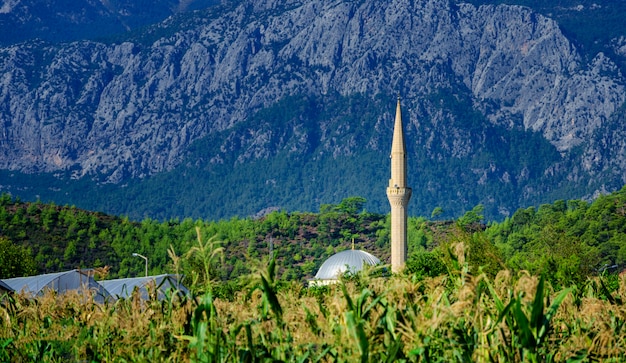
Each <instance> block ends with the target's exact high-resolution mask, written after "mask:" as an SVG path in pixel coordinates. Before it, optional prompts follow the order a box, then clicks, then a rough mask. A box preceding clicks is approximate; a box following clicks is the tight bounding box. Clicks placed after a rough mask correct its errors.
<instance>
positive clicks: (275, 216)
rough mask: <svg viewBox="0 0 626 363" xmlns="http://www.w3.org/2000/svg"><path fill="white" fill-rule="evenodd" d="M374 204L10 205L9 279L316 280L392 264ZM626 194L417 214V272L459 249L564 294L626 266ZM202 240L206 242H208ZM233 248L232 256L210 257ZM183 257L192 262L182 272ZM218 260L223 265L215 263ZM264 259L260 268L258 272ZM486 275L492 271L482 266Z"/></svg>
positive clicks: (3, 212) (7, 200) (2, 209)
mask: <svg viewBox="0 0 626 363" xmlns="http://www.w3.org/2000/svg"><path fill="white" fill-rule="evenodd" d="M366 202H367V201H366V200H365V199H364V198H362V197H348V198H345V199H344V200H342V201H341V202H340V203H338V204H322V205H321V206H320V212H319V213H287V212H285V211H274V212H271V213H269V214H267V215H265V216H263V217H260V218H258V219H252V218H231V219H229V220H220V221H203V220H192V219H185V220H182V221H179V220H170V221H166V222H158V221H155V220H152V219H144V220H143V221H131V220H129V219H128V218H126V217H114V216H110V215H106V214H102V213H95V212H88V211H84V210H81V209H78V208H75V207H68V206H65V207H61V206H57V205H55V204H43V203H40V202H34V203H25V202H21V201H20V200H19V199H13V198H12V197H11V196H9V195H7V194H4V195H2V197H0V249H2V251H5V253H3V254H2V257H1V258H3V261H5V262H3V264H2V266H3V268H2V269H1V270H0V272H2V275H0V278H7V277H13V276H20V275H28V274H35V273H47V272H58V271H63V270H69V269H73V268H92V267H104V266H108V267H109V273H110V275H111V276H112V277H120V278H122V277H132V276H138V275H141V274H142V273H143V269H144V264H143V261H142V260H140V259H138V258H136V257H133V256H132V254H133V253H139V254H142V255H144V256H146V257H148V260H149V266H148V267H149V273H150V274H158V273H166V272H170V273H171V272H181V273H184V274H185V275H187V276H188V277H190V278H191V277H192V276H194V274H195V273H194V272H193V271H204V273H203V274H202V275H201V276H197V278H198V279H199V281H201V282H202V281H204V280H207V279H208V280H215V281H230V283H232V281H233V280H235V279H236V278H238V277H240V276H244V275H247V274H249V273H250V272H252V271H253V266H254V262H253V261H259V260H261V259H263V258H266V257H268V256H270V255H274V256H275V258H276V260H277V263H278V266H279V268H278V275H279V277H280V278H281V279H285V280H295V281H297V280H299V281H305V280H307V279H310V278H312V277H313V276H314V275H315V272H316V271H317V269H318V268H319V267H320V265H321V263H322V262H323V261H324V260H325V259H326V258H328V257H330V256H331V255H332V254H334V253H336V252H339V251H341V250H345V249H349V248H352V245H353V243H354V245H355V246H356V248H359V249H363V250H366V251H369V252H371V253H373V254H374V255H376V256H378V257H379V258H380V259H381V260H382V261H387V260H388V258H389V235H390V233H389V220H388V216H387V215H382V214H376V213H370V212H367V211H366V210H364V205H365V204H366ZM625 210H626V187H625V188H622V190H620V191H618V192H615V193H613V194H610V195H605V196H601V197H599V198H598V199H597V200H595V201H594V202H592V203H589V202H585V201H581V200H571V201H567V202H566V201H562V200H558V201H556V202H554V203H553V204H544V205H541V206H539V207H538V208H535V207H530V208H526V209H520V210H518V211H517V212H515V213H514V214H513V215H512V217H510V218H507V219H505V220H504V221H502V222H491V223H489V224H485V222H484V218H485V217H484V216H483V207H482V205H477V206H476V207H474V208H473V209H472V210H470V211H468V212H466V213H465V214H464V215H463V216H461V217H460V218H459V219H458V220H456V221H435V220H427V219H425V218H421V217H419V218H418V217H411V218H409V221H408V222H409V223H408V226H409V227H408V244H409V253H410V255H411V258H410V260H409V265H410V264H412V263H415V264H416V265H414V266H410V269H411V271H412V272H414V273H419V274H421V275H424V276H430V277H433V276H432V274H433V272H432V271H435V272H437V273H439V272H441V271H442V270H441V266H439V262H443V263H446V264H448V265H449V264H450V261H446V260H445V259H446V258H447V257H446V256H448V255H449V249H450V248H451V245H453V244H459V243H462V244H463V245H465V248H467V251H468V254H467V255H468V258H469V261H468V263H469V265H470V266H471V268H472V270H471V272H472V273H473V274H478V273H479V272H482V273H486V274H487V275H488V276H489V277H495V276H496V274H497V273H498V272H499V271H500V270H502V269H510V270H512V271H529V272H530V273H531V274H535V275H537V274H540V273H546V274H547V276H548V278H549V280H550V283H551V284H552V285H553V286H555V287H559V288H560V287H564V286H569V285H571V284H580V283H582V282H584V281H585V280H586V279H587V277H588V276H592V275H597V274H598V273H599V272H602V271H605V270H607V271H608V272H612V271H615V270H617V269H618V268H620V269H621V268H623V267H624V266H625V265H626V247H625V246H626V212H625ZM198 241H202V243H201V244H198ZM217 248H219V249H221V251H222V253H221V254H220V256H212V257H211V256H205V253H204V252H203V251H205V250H209V251H213V250H215V249H217ZM172 256H182V257H185V261H187V262H186V263H185V264H181V265H180V266H178V268H179V269H180V271H173V270H172V266H171V264H170V263H169V262H170V260H171V259H172V258H171V257H172ZM209 257H211V258H210V259H211V266H207V265H206V263H205V262H206V261H205V259H206V258H209ZM251 262H252V264H251ZM479 268H480V269H479Z"/></svg>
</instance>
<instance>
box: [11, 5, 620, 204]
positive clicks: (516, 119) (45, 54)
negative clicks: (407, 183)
mask: <svg viewBox="0 0 626 363" xmlns="http://www.w3.org/2000/svg"><path fill="white" fill-rule="evenodd" d="M231 6H232V8H229V7H228V6H225V7H220V8H212V9H211V10H210V11H205V12H198V13H193V14H191V13H190V14H183V15H181V16H177V17H174V18H171V19H169V20H168V21H166V22H164V23H162V24H159V25H156V26H155V27H153V28H150V29H147V30H146V31H145V32H142V33H141V34H139V35H136V36H134V37H133V38H128V39H126V40H124V41H120V42H115V43H102V42H93V41H84V42H75V43H71V44H67V45H46V44H43V43H27V44H24V45H20V46H11V47H5V48H3V49H0V62H1V63H0V74H1V75H2V78H1V79H2V81H0V82H1V83H0V125H2V131H3V132H2V133H1V134H0V167H1V168H3V169H7V170H15V171H20V172H27V173H33V172H50V173H54V172H71V173H72V175H73V177H74V178H83V177H89V178H92V177H95V178H98V179H100V180H106V181H108V182H113V183H125V184H126V183H131V185H132V184H133V182H132V181H131V179H130V178H137V177H142V178H145V177H147V176H149V175H155V174H157V173H162V172H164V171H168V170H169V171H172V172H174V171H173V170H174V169H175V168H181V167H188V168H191V169H190V170H193V172H199V173H201V172H200V171H198V170H204V174H202V173H201V174H198V175H196V176H195V177H196V178H203V176H202V175H204V177H206V178H209V179H210V180H209V181H208V182H210V183H213V186H214V189H211V190H206V189H199V190H193V189H192V190H190V191H189V193H192V194H195V193H198V192H200V191H201V192H202V193H206V194H210V195H211V196H213V197H215V198H221V200H222V202H223V204H224V205H227V204H229V203H231V202H233V201H236V200H237V199H238V198H241V195H237V194H236V193H232V192H231V193H223V190H224V188H225V187H227V186H228V185H232V184H224V183H226V182H229V183H231V182H233V181H236V182H237V183H238V185H237V188H238V189H239V190H245V191H246V192H248V191H249V190H250V189H255V188H258V187H259V185H258V183H259V182H262V183H268V181H267V180H261V181H259V180H256V179H255V178H254V177H252V176H253V175H254V172H253V171H249V173H250V176H251V177H248V178H239V179H237V176H238V175H239V176H240V175H241V174H230V173H239V171H241V168H246V167H247V166H251V165H253V163H257V164H258V166H261V164H263V165H264V166H265V167H267V166H268V165H270V164H271V165H273V166H272V167H271V168H269V169H266V170H268V171H270V173H273V171H275V170H282V169H281V167H282V166H284V165H282V166H281V163H282V162H281V160H283V159H285V157H286V156H289V155H291V157H293V158H294V160H306V161H307V162H306V163H302V162H294V163H293V164H289V169H285V170H282V173H281V175H282V174H285V175H283V177H282V178H276V180H275V181H274V182H276V183H277V185H278V186H279V187H280V188H282V190H284V191H285V193H284V194H285V195H284V196H283V197H282V199H281V198H272V200H271V201H270V200H268V201H266V202H264V204H261V205H258V206H254V207H249V208H248V210H246V211H245V212H243V213H254V212H256V211H258V210H261V209H263V208H265V207H272V206H278V207H290V208H293V207H294V203H295V205H302V203H301V201H296V200H291V201H289V200H290V197H288V196H287V195H288V194H289V193H294V194H302V193H303V191H304V190H307V188H309V186H310V185H315V186H316V187H315V188H312V190H311V191H310V193H305V195H307V196H309V198H308V199H307V200H308V201H309V203H311V201H312V198H310V196H312V195H315V196H316V198H314V199H315V200H322V201H323V200H327V199H326V198H327V196H328V195H332V194H333V193H334V192H336V191H337V190H342V189H343V190H361V189H363V188H361V187H358V186H353V184H352V183H353V182H354V180H353V179H352V178H351V177H349V176H348V177H345V176H344V177H343V178H339V179H337V180H335V186H334V187H331V188H321V187H320V186H319V184H316V183H314V182H312V181H311V180H310V178H309V179H298V178H295V179H294V180H291V181H290V178H289V175H300V174H302V173H304V174H307V172H308V171H309V170H315V168H316V167H319V168H320V169H319V170H320V172H319V173H318V174H319V176H320V177H324V175H325V174H326V175H328V169H326V168H322V167H321V165H324V163H325V162H330V163H331V164H332V163H333V162H332V161H333V160H335V161H338V160H341V159H342V158H354V159H353V160H354V161H353V162H352V164H354V163H356V165H358V162H359V161H360V162H361V163H363V162H365V161H366V160H367V161H370V160H369V159H359V155H382V156H383V158H382V159H383V160H384V155H386V154H387V153H388V147H389V145H388V143H389V140H390V128H391V125H392V119H393V115H392V112H393V110H394V107H393V104H394V102H395V101H394V98H395V96H394V95H395V94H397V93H399V94H401V95H402V97H403V105H404V118H405V123H406V132H407V135H408V140H409V141H408V142H409V143H410V145H409V148H410V150H411V153H412V154H411V155H410V158H413V160H415V163H416V164H417V165H415V164H413V165H410V173H411V175H410V177H409V180H415V181H416V182H419V183H420V184H416V185H415V186H414V188H424V189H423V193H424V194H426V197H427V199H428V201H424V200H423V199H422V200H416V201H415V202H414V203H416V204H417V206H418V207H417V208H418V210H420V211H423V210H428V209H429V208H430V209H432V207H434V206H436V205H433V203H437V204H438V205H443V206H446V207H447V206H448V205H456V206H455V207H452V208H453V209H454V210H459V209H460V210H462V209H465V208H468V207H471V205H473V204H472V203H477V202H482V203H486V204H491V207H492V210H500V213H503V214H506V213H508V212H510V210H511V208H515V207H517V206H519V204H522V205H523V204H524V203H525V202H531V201H536V200H537V199H538V197H539V196H545V195H546V194H545V193H555V194H557V195H558V194H563V195H568V192H573V188H578V189H576V192H577V193H585V194H592V193H593V192H594V191H597V190H604V189H609V190H610V189H615V188H616V187H617V186H619V185H616V184H620V183H621V184H623V183H624V182H625V180H626V173H625V170H626V160H625V158H624V157H623V153H622V154H621V155H622V156H620V154H619V153H620V152H623V150H624V141H623V140H624V139H619V138H613V139H610V140H608V139H607V137H610V136H612V135H616V134H619V133H620V132H621V133H623V132H624V131H623V130H624V126H623V125H624V124H623V123H622V122H621V120H622V119H623V114H624V110H623V108H621V107H622V105H623V104H624V99H625V98H626V96H625V93H624V79H623V77H622V75H621V74H620V72H619V69H618V67H617V66H616V65H615V64H614V63H613V62H612V61H611V59H609V58H607V57H606V56H604V55H603V54H601V53H600V54H598V55H597V56H595V57H594V58H593V59H592V60H591V61H590V62H587V61H586V60H585V59H586V58H585V57H582V56H581V55H580V53H579V52H578V51H577V49H576V47H575V46H574V45H573V44H572V43H571V42H570V41H569V40H568V39H567V38H566V37H565V36H564V35H563V34H562V32H561V31H560V29H559V27H558V24H557V23H555V22H554V21H552V20H550V19H549V18H546V17H544V16H541V15H538V14H536V13H533V12H532V11H531V10H529V9H528V8H523V7H519V6H504V5H499V6H481V7H475V6H473V5H468V4H459V5H454V4H451V3H450V2H448V1H443V0H429V1H423V2H406V1H401V0H394V1H388V2H380V1H374V0H369V1H360V2H353V1H339V2H337V1H333V2H330V1H323V0H316V1H303V2H300V1H290V2H288V3H284V2H271V1H264V2H258V1H256V2H252V1H244V2H242V3H241V4H239V5H231ZM335 94H336V95H337V97H336V101H334V100H332V99H328V98H327V97H326V96H324V95H335ZM354 95H364V96H363V97H365V99H370V100H372V102H374V100H375V99H376V97H378V101H376V102H377V103H376V106H377V107H378V113H377V114H376V116H373V118H372V119H371V120H370V121H368V122H363V121H362V120H360V117H361V115H362V112H363V111H364V110H367V111H368V114H370V115H371V114H372V113H371V112H372V110H371V109H367V102H362V104H363V105H362V106H359V107H360V108H359V107H357V108H353V109H350V111H351V113H350V114H349V115H342V116H337V115H333V114H325V118H319V117H318V116H319V114H322V113H323V112H322V111H323V110H324V109H325V108H326V107H330V108H333V107H337V106H342V103H343V102H344V101H345V100H349V99H351V98H352V96H354ZM286 97H290V99H291V100H296V99H298V98H305V97H312V99H313V100H314V103H315V104H316V106H315V107H314V108H313V109H312V110H307V111H306V112H304V113H302V114H299V115H297V117H295V118H294V119H295V120H296V122H293V123H292V124H288V127H286V128H285V129H284V135H282V136H281V137H280V138H278V139H277V138H276V137H277V136H276V135H275V134H274V133H275V129H274V128H271V127H270V128H267V129H264V128H263V127H262V124H259V122H261V121H266V122H268V123H269V124H270V125H271V120H272V119H274V118H277V117H276V116H275V115H274V114H272V113H267V112H266V113H263V112H261V113H259V114H258V115H261V116H260V117H261V119H259V118H257V119H256V120H260V121H257V124H253V123H251V121H250V120H252V119H253V117H255V116H254V115H256V114H257V113H258V112H259V111H262V110H264V109H268V110H272V109H273V108H272V107H274V109H275V108H276V107H279V108H280V107H288V105H287V106H285V105H284V104H282V106H277V105H279V104H280V101H281V100H284V99H285V98H286ZM325 97H326V98H325ZM359 97H361V96H359ZM311 120H315V122H313V123H310V121H311ZM245 122H248V123H247V124H246V125H247V127H244V128H239V129H237V128H235V126H236V125H240V124H242V125H243V124H244V123H245ZM306 124H310V127H308V128H307V127H304V128H303V127H302V125H306ZM494 127H496V128H497V130H498V131H497V132H495V131H494V132H491V131H489V130H493V128H494ZM363 130H365V132H364V131H363ZM507 130H508V133H506V132H507ZM533 132H537V133H539V134H540V135H543V137H544V138H545V140H547V141H548V142H549V143H550V144H551V145H552V148H553V149H552V151H549V152H546V153H544V155H533V157H534V158H535V159H536V160H533V159H529V158H527V160H526V161H525V163H519V161H520V160H522V159H520V156H519V154H523V153H524V152H526V153H530V154H533V152H534V151H535V150H531V149H526V150H524V147H528V146H529V145H537V143H536V142H534V141H529V142H528V143H527V144H525V142H526V141H528V140H534V139H533V138H534V136H533V135H535V134H534V133H533ZM494 136H498V137H499V138H495V137H494ZM514 136H520V137H522V138H523V140H526V141H523V140H522V141H523V142H520V143H519V144H518V145H516V147H515V148H511V147H510V145H511V142H512V141H513V140H515V138H514ZM202 138H206V140H211V144H212V145H220V147H219V149H218V148H213V149H207V150H206V155H205V157H204V158H202V159H198V157H199V156H198V155H199V154H201V153H198V152H196V153H191V154H190V153H189V147H190V145H191V144H192V143H193V142H194V141H197V140H201V139H202ZM311 140H314V142H313V141H311ZM487 140H489V142H490V145H489V146H486V145H485V144H484V143H485V142H486V141H487ZM498 140H500V141H498ZM540 149H541V150H544V149H545V150H548V149H547V148H545V147H543V146H542V147H541V148H540ZM556 150H558V151H559V152H560V155H559V154H558V153H556ZM296 156H297V157H296ZM194 157H195V159H194ZM298 158H300V159H298ZM372 160H373V159H372ZM410 160H411V159H410ZM316 161H319V163H316ZM183 162H184V164H181V163H183ZM259 163H260V164H259ZM264 163H265V164H264ZM336 163H337V164H341V162H336ZM300 165H305V166H302V168H303V169H298V168H299V167H300ZM529 165H532V167H529ZM573 165H575V166H576V167H572V166H573ZM416 166H417V167H416ZM304 167H306V168H307V169H304ZM367 167H369V168H370V169H371V171H372V173H371V174H369V175H370V177H371V176H377V177H378V175H381V174H385V173H386V167H387V166H386V165H384V162H383V165H382V166H381V167H380V168H379V166H378V162H377V161H376V163H375V164H374V165H367ZM538 168H541V169H540V170H539V169H538ZM424 169H428V170H429V171H427V172H426V173H427V174H428V175H427V176H428V177H429V178H430V179H424ZM530 169H533V171H532V173H531V172H530V171H529V170H530ZM176 170H179V169H176ZM217 170H219V173H217ZM235 170H239V171H235ZM361 170H362V171H363V172H364V177H363V178H361V179H360V181H359V182H360V183H361V186H368V185H371V184H370V183H368V177H367V175H368V173H367V172H366V170H367V168H361ZM215 173H217V174H215ZM244 174H245V173H244ZM307 175H308V174H307ZM600 175H602V178H601V179H597V177H598V176H600ZM337 176H338V177H339V176H340V174H339V173H338V174H337ZM594 178H595V179H594ZM269 179H271V178H269ZM169 180H170V185H173V184H172V183H171V179H169ZM376 180H377V183H378V179H376ZM385 180H386V177H385V178H383V179H382V181H381V184H383V185H384V183H385ZM269 183H270V184H271V183H272V181H269ZM545 183H548V185H545ZM498 185H499V187H497V188H496V186H498ZM204 186H206V185H204ZM138 188H139V189H138V190H137V191H136V194H135V195H137V196H141V195H142V193H143V192H141V187H138ZM199 188H201V187H200V186H199ZM498 188H502V189H501V191H502V192H503V193H505V194H506V197H503V199H506V202H504V201H499V199H500V198H501V196H499V195H497V193H498V192H494V190H498ZM366 189H367V188H366ZM268 193H269V194H270V195H272V196H274V197H275V193H274V192H272V191H271V190H270V191H269V192H268ZM371 193H372V194H373V195H377V194H375V193H378V191H377V190H376V191H371ZM511 194H517V196H516V197H514V198H511ZM121 195H124V197H122V198H121V200H120V202H121V203H123V202H124V200H126V201H127V203H128V196H127V195H125V194H124V193H121ZM581 196H582V195H571V197H581ZM155 197H156V198H157V199H158V198H159V197H158V196H155ZM366 197H367V196H366ZM229 198H230V199H229ZM291 198H293V197H291ZM104 199H108V198H106V197H104ZM247 199H250V200H252V199H254V196H250V197H249V198H247ZM261 199H262V198H261ZM369 199H371V198H369ZM453 199H454V200H453ZM511 199H514V200H515V201H513V200H511ZM539 199H540V198H539ZM166 200H168V199H167V198H166V199H164V202H163V204H164V208H166V209H167V208H168V203H167V202H165V201H166ZM177 200H180V199H176V198H174V201H177ZM130 204H132V203H129V204H128V205H126V206H118V208H122V209H125V207H127V208H132V207H131V206H130ZM139 204H141V202H140V203H139ZM170 204H175V202H172V201H170ZM381 204H384V202H383V203H381ZM242 207H243V208H245V206H242ZM206 208H208V209H205V211H204V212H203V213H207V214H209V213H210V214H212V215H216V214H219V213H218V212H217V210H218V209H219V208H220V206H216V205H210V206H207V207H206ZM207 210H209V211H210V212H207ZM146 213H147V214H149V213H150V212H149V211H146ZM165 214H167V212H165Z"/></svg>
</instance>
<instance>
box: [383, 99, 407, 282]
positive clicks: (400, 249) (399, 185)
mask: <svg viewBox="0 0 626 363" xmlns="http://www.w3.org/2000/svg"><path fill="white" fill-rule="evenodd" d="M411 192H412V190H411V188H409V187H407V182H406V144H405V143H404V129H403V125H402V110H401V107H400V96H398V103H397V105H396V119H395V122H394V126H393V140H392V142H391V179H389V186H388V187H387V198H388V199H389V204H390V205H391V270H392V271H393V272H400V271H401V270H402V269H403V268H404V264H405V262H406V255H407V243H406V240H407V238H406V235H407V228H406V227H407V211H406V206H407V204H408V203H409V199H411Z"/></svg>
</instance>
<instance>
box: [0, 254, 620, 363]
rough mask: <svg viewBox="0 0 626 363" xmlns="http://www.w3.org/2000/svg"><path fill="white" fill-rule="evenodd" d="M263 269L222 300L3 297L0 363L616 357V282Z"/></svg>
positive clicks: (210, 296) (206, 291)
mask: <svg viewBox="0 0 626 363" xmlns="http://www.w3.org/2000/svg"><path fill="white" fill-rule="evenodd" d="M275 268H276V267H275V265H274V264H273V263H272V262H270V263H269V265H268V267H267V269H266V270H265V271H263V272H262V273H258V274H256V276H255V277H251V278H250V280H249V281H248V282H247V283H246V284H245V287H244V288H242V289H240V290H239V291H237V292H236V293H234V294H233V295H232V296H230V297H228V298H217V297H215V295H214V293H213V292H212V290H213V289H212V288H211V286H208V285H207V286H204V287H203V288H202V289H197V290H196V291H200V290H202V291H203V292H201V293H197V294H196V295H195V296H193V297H180V296H178V295H175V294H173V295H172V296H170V297H169V298H168V299H166V300H164V301H157V300H147V301H146V300H142V299H141V298H140V297H139V296H134V297H133V298H129V299H120V300H117V301H115V302H109V303H105V304H98V303H96V302H94V301H93V300H92V299H89V298H88V297H86V296H85V295H79V294H65V295H58V296H55V295H54V294H51V293H49V294H46V295H45V296H43V297H39V298H35V299H32V298H25V297H23V296H20V295H5V296H4V297H2V300H1V304H0V361H2V362H258V361H268V362H269V361H282V362H320V361H321V362H402V361H406V362H598V361H599V362H623V361H626V332H625V331H624V330H625V322H626V305H624V297H626V281H624V280H623V279H622V280H621V281H619V287H618V288H617V289H616V290H614V291H609V289H608V288H607V287H606V285H605V283H604V281H603V280H602V279H600V278H595V279H589V280H588V281H587V283H586V284H585V285H584V286H579V287H577V286H572V287H569V288H567V289H564V290H561V291H553V290H552V289H551V287H550V286H549V285H548V283H547V282H546V281H545V280H544V279H543V278H541V277H537V276H531V275H529V274H526V273H519V274H516V275H512V274H511V273H510V272H507V271H501V272H500V273H499V274H498V275H497V276H496V277H495V278H494V279H489V278H487V277H486V276H485V275H477V276H473V275H470V274H469V273H468V270H467V268H460V269H459V270H458V271H455V272H453V273H450V274H448V275H446V276H441V277H439V278H433V279H430V278H427V279H422V280H417V279H415V278H412V277H411V276H402V275H399V276H391V277H372V275H371V274H370V275H368V274H367V273H362V274H358V275H356V276H352V277H350V278H346V279H343V280H342V281H341V282H340V283H338V284H335V285H330V286H324V287H311V288H307V287H304V286H302V285H301V284H297V283H295V282H294V283H289V282H284V281H282V282H281V281H276V280H275V279H274V275H275V272H274V270H275Z"/></svg>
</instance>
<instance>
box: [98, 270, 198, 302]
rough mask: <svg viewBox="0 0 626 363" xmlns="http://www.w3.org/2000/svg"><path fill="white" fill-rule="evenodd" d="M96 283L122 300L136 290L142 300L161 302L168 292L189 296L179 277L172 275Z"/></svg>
mask: <svg viewBox="0 0 626 363" xmlns="http://www.w3.org/2000/svg"><path fill="white" fill-rule="evenodd" d="M98 283H99V284H100V285H101V286H102V287H104V288H105V289H106V290H107V291H108V292H109V293H110V294H111V295H112V296H115V297H117V298H124V299H125V298H128V297H130V296H132V294H133V291H134V290H135V289H137V291H138V292H139V294H141V298H142V299H144V300H147V299H148V298H154V297H156V298H157V299H158V300H163V299H165V297H166V296H167V294H168V292H170V291H172V292H175V293H178V294H182V295H188V294H189V290H187V288H186V287H185V286H183V284H182V283H181V282H180V278H179V276H177V275H172V274H163V275H157V276H146V277H132V278H125V279H115V280H102V281H98ZM153 294H156V295H153Z"/></svg>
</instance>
